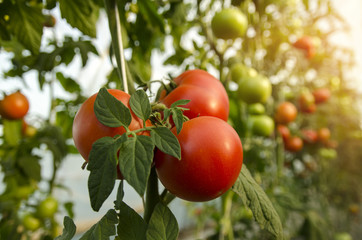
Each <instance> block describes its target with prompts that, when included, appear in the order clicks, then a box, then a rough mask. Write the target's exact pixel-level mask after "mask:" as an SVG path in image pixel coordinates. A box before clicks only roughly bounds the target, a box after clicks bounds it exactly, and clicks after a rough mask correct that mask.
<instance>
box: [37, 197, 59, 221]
mask: <svg viewBox="0 0 362 240" xmlns="http://www.w3.org/2000/svg"><path fill="white" fill-rule="evenodd" d="M57 211H58V200H57V199H55V198H54V197H52V196H49V197H47V198H46V199H44V200H43V201H41V202H40V203H39V205H38V208H37V215H38V216H39V217H41V218H51V217H53V216H54V214H55V213H56V212H57Z"/></svg>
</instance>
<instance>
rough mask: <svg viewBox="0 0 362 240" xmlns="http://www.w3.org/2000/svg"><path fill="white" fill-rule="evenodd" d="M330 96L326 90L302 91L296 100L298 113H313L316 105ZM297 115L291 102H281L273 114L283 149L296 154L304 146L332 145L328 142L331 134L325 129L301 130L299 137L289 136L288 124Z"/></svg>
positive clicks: (295, 108)
mask: <svg viewBox="0 0 362 240" xmlns="http://www.w3.org/2000/svg"><path fill="white" fill-rule="evenodd" d="M330 96H331V93H330V90H329V89H327V88H319V89H315V90H314V91H312V92H311V91H309V90H303V91H302V92H301V94H300V95H299V98H298V103H299V111H300V112H302V113H305V114H311V113H314V112H315V111H316V109H317V105H318V104H321V103H324V102H326V101H327V100H328V99H329V98H330ZM297 114H298V109H297V107H296V106H295V105H294V104H293V103H291V102H288V101H286V102H282V103H280V104H279V105H278V107H277V110H276V113H275V121H276V122H277V123H278V126H277V131H278V133H279V134H280V135H281V136H282V138H283V141H284V145H285V149H287V150H288V151H291V152H298V151H300V150H301V149H302V148H303V145H304V144H314V143H317V142H320V143H322V144H324V145H326V146H328V145H331V144H334V143H333V142H331V141H330V136H331V132H330V130H329V129H328V128H327V127H323V128H320V129H318V130H314V129H307V128H306V129H301V134H300V135H301V136H291V133H290V130H289V128H288V126H287V125H288V124H289V123H291V122H293V121H294V120H295V119H296V117H297Z"/></svg>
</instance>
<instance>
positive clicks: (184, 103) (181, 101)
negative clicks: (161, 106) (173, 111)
mask: <svg viewBox="0 0 362 240" xmlns="http://www.w3.org/2000/svg"><path fill="white" fill-rule="evenodd" d="M190 101H191V100H186V99H181V100H178V101H176V102H174V103H172V104H171V108H175V107H177V106H182V105H186V104H188V103H189V102H190Z"/></svg>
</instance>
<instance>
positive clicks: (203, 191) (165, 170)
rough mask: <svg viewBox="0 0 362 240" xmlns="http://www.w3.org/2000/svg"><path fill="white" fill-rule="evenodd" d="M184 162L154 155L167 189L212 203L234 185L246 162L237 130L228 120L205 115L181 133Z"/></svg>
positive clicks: (183, 195) (178, 137) (157, 154)
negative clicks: (244, 161)
mask: <svg viewBox="0 0 362 240" xmlns="http://www.w3.org/2000/svg"><path fill="white" fill-rule="evenodd" d="M171 131H172V132H173V133H174V134H175V135H176V137H177V139H178V140H179V142H180V146H181V160H178V159H176V158H175V157H172V156H170V155H167V154H165V153H163V152H161V151H156V153H155V167H156V172H157V175H158V177H159V179H160V181H161V183H162V184H163V185H164V187H165V188H166V189H167V190H168V191H170V192H171V193H172V194H174V195H175V196H177V197H179V198H181V199H184V200H187V201H196V202H202V201H209V200H212V199H215V198H217V197H219V196H221V195H222V194H223V193H225V192H226V191H227V190H228V189H230V188H231V186H232V185H233V184H234V183H235V181H236V179H237V178H238V176H239V173H240V170H241V167H242V163H243V149H242V144H241V140H240V138H239V136H238V134H237V133H236V131H235V130H234V129H233V128H232V127H231V126H230V125H229V124H227V123H226V122H225V121H223V120H221V119H218V118H215V117H210V116H202V117H197V118H194V119H191V120H189V121H187V122H185V123H184V125H183V128H182V130H181V132H180V133H179V134H176V129H175V128H173V129H172V130H171Z"/></svg>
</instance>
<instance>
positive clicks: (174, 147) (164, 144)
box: [151, 127, 181, 159]
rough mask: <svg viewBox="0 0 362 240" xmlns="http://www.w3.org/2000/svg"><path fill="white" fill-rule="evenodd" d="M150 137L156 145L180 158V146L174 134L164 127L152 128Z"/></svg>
mask: <svg viewBox="0 0 362 240" xmlns="http://www.w3.org/2000/svg"><path fill="white" fill-rule="evenodd" d="M151 138H152V140H153V142H154V143H155V145H156V147H157V148H159V149H160V150H161V151H162V152H164V153H167V154H169V155H171V156H173V157H175V158H177V159H181V147H180V143H179V142H178V140H177V138H176V136H175V135H174V134H173V133H172V132H171V131H170V129H168V128H166V127H158V128H153V129H152V130H151Z"/></svg>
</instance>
